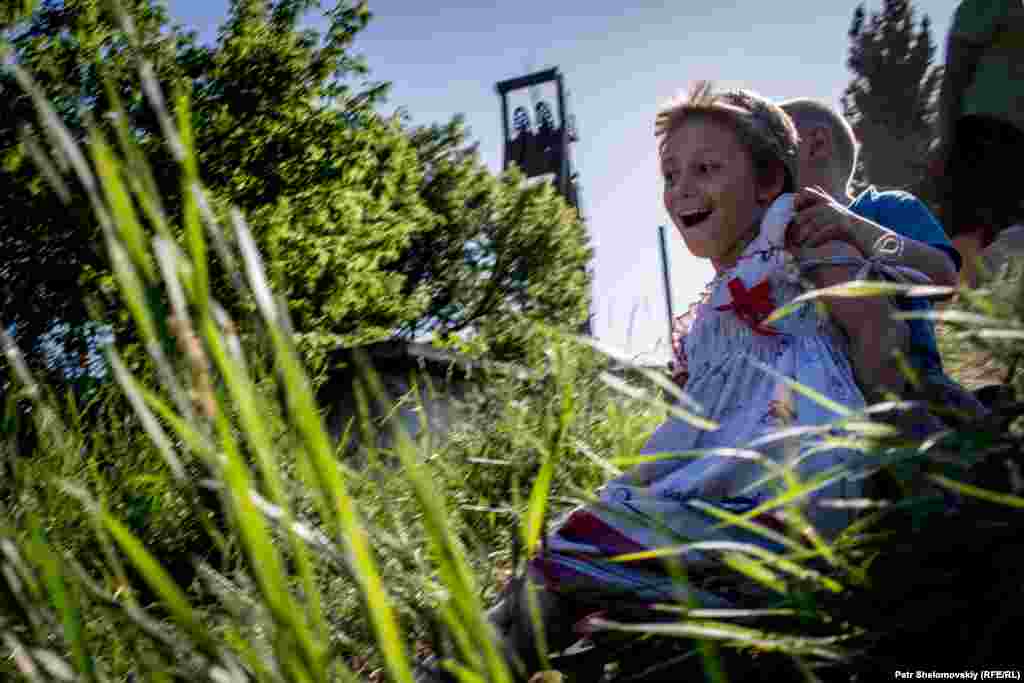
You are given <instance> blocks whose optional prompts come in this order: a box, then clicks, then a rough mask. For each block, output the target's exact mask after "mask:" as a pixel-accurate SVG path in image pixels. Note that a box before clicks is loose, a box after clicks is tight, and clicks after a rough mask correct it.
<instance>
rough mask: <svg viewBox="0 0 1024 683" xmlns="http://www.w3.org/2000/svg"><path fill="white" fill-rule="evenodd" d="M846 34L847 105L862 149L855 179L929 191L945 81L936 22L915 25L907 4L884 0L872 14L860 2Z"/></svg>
mask: <svg viewBox="0 0 1024 683" xmlns="http://www.w3.org/2000/svg"><path fill="white" fill-rule="evenodd" d="M849 37H850V52H849V58H848V60H847V66H848V67H849V69H850V70H851V71H852V72H853V80H852V81H851V83H850V85H849V86H848V87H847V88H846V91H845V92H844V94H843V97H842V107H843V114H844V116H846V117H847V119H848V120H849V121H850V123H851V125H853V129H854V131H855V132H856V134H857V137H858V139H859V140H860V141H861V144H862V148H861V156H860V164H859V168H858V169H857V181H858V182H859V183H860V184H862V185H863V184H866V183H871V184H874V185H877V186H879V187H882V188H900V189H911V190H914V191H917V192H918V193H921V192H924V191H925V189H926V188H925V187H924V185H923V183H922V181H923V180H924V177H925V167H926V165H927V157H928V150H929V148H930V147H931V145H932V143H933V141H934V139H935V125H936V116H937V106H938V92H939V86H940V83H941V78H942V70H941V67H939V66H935V65H934V58H935V44H934V42H933V41H932V35H931V22H930V21H929V19H928V16H927V15H923V16H922V17H921V20H920V22H918V21H917V19H916V17H915V13H914V8H913V6H912V4H911V3H910V2H909V0H883V3H882V10H881V11H880V12H872V13H871V14H870V16H869V15H868V14H867V11H866V9H865V7H864V5H863V4H861V5H860V6H858V7H857V9H856V10H855V11H854V14H853V21H852V23H851V26H850V31H849Z"/></svg>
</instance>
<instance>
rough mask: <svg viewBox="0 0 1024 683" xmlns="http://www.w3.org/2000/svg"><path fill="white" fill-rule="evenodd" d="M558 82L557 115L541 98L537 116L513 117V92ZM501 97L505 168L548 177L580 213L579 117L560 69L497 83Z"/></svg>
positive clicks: (587, 330) (586, 330) (587, 329)
mask: <svg viewBox="0 0 1024 683" xmlns="http://www.w3.org/2000/svg"><path fill="white" fill-rule="evenodd" d="M552 82H553V83H554V84H555V88H556V93H557V98H558V109H557V112H554V111H552V109H551V105H549V104H548V103H547V102H545V101H544V100H542V99H539V98H531V99H532V100H533V102H534V104H533V110H534V111H533V117H532V119H531V115H530V112H529V111H528V110H527V109H526V108H525V107H522V106H518V107H516V108H515V110H514V111H513V112H512V117H511V118H509V111H508V108H509V103H508V96H509V93H511V92H513V91H516V90H523V89H526V88H529V89H530V90H531V92H534V89H535V88H536V87H537V86H539V85H542V84H544V83H552ZM497 90H498V95H500V96H501V129H502V133H503V135H504V159H503V162H502V167H503V168H506V169H507V168H508V167H509V166H510V165H511V164H513V163H514V164H516V165H517V166H519V168H520V169H521V170H522V171H523V173H524V174H525V175H526V177H527V178H528V179H530V178H540V177H544V176H548V177H550V178H551V179H552V181H553V183H554V186H555V189H557V190H558V192H559V194H561V195H562V196H563V197H564V198H565V200H566V201H567V202H569V204H570V205H571V206H573V207H574V208H575V209H576V211H577V213H580V215H581V217H582V213H581V212H580V201H579V200H580V191H579V184H578V183H577V179H578V175H577V173H576V171H575V170H574V169H573V166H572V158H571V155H570V154H569V151H570V148H569V146H570V145H571V144H572V143H574V142H576V141H577V139H578V138H577V136H576V122H575V118H574V117H573V116H571V115H570V114H569V113H568V106H567V103H566V99H567V97H566V90H565V84H564V82H563V80H562V74H561V73H560V72H559V71H558V68H557V67H555V68H551V69H545V70H543V71H536V72H534V73H531V74H527V75H525V76H520V77H518V78H511V79H508V80H505V81H500V82H498V84H497ZM591 317H592V315H588V316H587V321H586V322H585V323H584V324H583V329H582V332H583V334H586V335H588V336H589V335H590V334H591Z"/></svg>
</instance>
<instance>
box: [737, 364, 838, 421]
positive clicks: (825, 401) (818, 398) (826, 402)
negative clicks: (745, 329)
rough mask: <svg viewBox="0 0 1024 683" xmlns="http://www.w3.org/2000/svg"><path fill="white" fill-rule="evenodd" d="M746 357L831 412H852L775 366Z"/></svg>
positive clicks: (756, 365)
mask: <svg viewBox="0 0 1024 683" xmlns="http://www.w3.org/2000/svg"><path fill="white" fill-rule="evenodd" d="M746 358H747V362H749V363H750V364H751V365H753V366H754V367H756V368H759V369H760V370H762V371H763V372H765V373H767V374H768V375H771V376H772V377H774V378H776V379H777V380H779V381H780V382H782V383H783V384H785V385H786V386H787V387H788V388H789V389H791V390H793V391H795V392H796V393H798V394H800V395H801V396H804V397H806V398H809V399H810V400H812V401H814V402H815V403H817V404H818V405H819V406H821V407H822V408H825V409H826V410H830V411H831V412H833V413H835V414H837V415H841V416H843V417H850V416H851V415H852V414H853V411H852V410H850V409H849V408H847V407H846V406H844V405H843V404H841V403H837V402H836V401H833V400H832V399H830V398H828V397H827V396H825V395H823V394H820V393H818V392H817V391H815V390H814V389H811V388H810V387H808V386H804V385H803V384H800V383H799V382H797V381H796V380H794V379H791V378H789V377H787V376H785V375H784V374H782V373H781V372H779V371H778V370H776V369H775V368H773V367H771V366H770V365H766V364H764V363H762V362H761V361H759V360H757V359H756V358H754V357H753V356H750V355H747V357H746Z"/></svg>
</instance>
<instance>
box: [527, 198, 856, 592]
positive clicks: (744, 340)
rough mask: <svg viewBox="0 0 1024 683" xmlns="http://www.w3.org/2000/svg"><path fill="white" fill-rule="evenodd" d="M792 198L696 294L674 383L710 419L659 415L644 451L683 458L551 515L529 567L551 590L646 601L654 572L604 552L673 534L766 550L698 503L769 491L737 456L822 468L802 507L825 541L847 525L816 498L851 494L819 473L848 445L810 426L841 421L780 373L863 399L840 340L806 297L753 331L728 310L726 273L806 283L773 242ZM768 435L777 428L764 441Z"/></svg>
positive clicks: (753, 282) (742, 500) (840, 398)
mask: <svg viewBox="0 0 1024 683" xmlns="http://www.w3.org/2000/svg"><path fill="white" fill-rule="evenodd" d="M792 201H793V196H792V195H788V194H787V195H783V196H782V197H780V198H779V199H777V200H776V201H775V202H774V203H773V204H772V206H771V207H769V209H768V211H767V212H766V215H765V217H764V219H763V221H762V226H761V232H760V235H759V236H758V237H757V238H756V239H755V240H754V242H753V243H752V244H750V245H749V246H748V247H747V249H746V250H745V252H744V256H743V257H742V258H741V259H740V260H739V261H738V263H737V265H736V267H735V268H734V269H731V270H730V271H728V272H724V273H721V274H720V275H719V276H718V277H716V280H715V283H714V284H713V286H712V287H711V290H710V291H709V294H708V298H707V299H706V300H705V301H703V302H701V303H699V304H697V305H696V306H695V307H694V308H693V309H692V310H691V315H689V317H688V322H689V324H690V326H689V329H688V330H687V333H686V336H685V340H684V348H685V356H686V358H685V359H684V362H686V364H687V365H688V372H689V378H688V380H687V382H686V385H685V389H684V391H685V393H686V394H687V395H689V396H690V397H692V398H693V399H694V400H695V401H696V402H697V403H698V404H700V405H701V406H702V407H703V414H702V415H703V417H706V418H708V419H710V420H712V421H714V422H715V423H717V424H718V428H717V429H714V430H705V429H700V428H698V427H695V426H693V425H692V424H690V423H689V422H686V421H684V420H682V419H680V418H677V417H671V418H670V419H669V420H668V421H667V422H665V423H664V424H663V425H661V427H659V428H658V430H657V431H656V432H655V433H654V435H653V436H652V437H651V438H650V440H649V441H648V443H647V444H646V446H645V447H644V448H643V450H642V452H643V453H648V454H669V453H675V454H683V457H678V458H672V459H668V460H664V461H659V462H657V463H650V464H645V465H641V466H639V467H638V468H636V469H634V470H631V471H629V472H627V473H626V474H625V475H623V476H622V477H619V478H618V479H616V480H613V481H611V482H609V483H608V484H607V485H606V486H605V487H604V488H603V489H602V490H601V492H600V499H599V501H598V502H597V503H594V504H591V505H587V506H584V507H581V508H577V509H576V510H574V511H572V512H571V513H569V514H568V515H567V516H566V517H565V518H563V519H562V520H561V522H560V523H559V524H558V525H556V528H555V529H554V530H553V532H552V533H550V534H549V535H548V536H547V537H546V542H545V550H544V552H543V553H541V555H540V556H539V557H538V558H537V560H536V561H535V562H534V565H533V566H534V568H535V570H536V571H537V572H538V575H539V576H542V577H543V580H544V581H545V583H546V585H547V586H549V587H550V588H552V589H555V590H559V589H565V588H566V587H568V586H577V587H579V586H588V585H590V586H593V585H597V586H601V587H602V588H601V589H600V590H607V589H612V588H618V589H620V590H625V591H632V592H633V593H635V594H636V595H637V596H638V597H642V598H644V599H657V598H659V597H664V596H665V595H666V594H671V593H672V592H673V591H674V589H673V588H672V586H671V582H670V581H668V580H667V579H666V578H665V577H664V576H660V575H658V573H657V572H653V573H652V572H651V571H650V570H649V569H642V568H640V567H634V566H632V565H630V563H625V564H623V563H617V562H614V561H611V560H610V558H612V557H614V556H615V555H618V554H623V553H632V552H641V551H643V550H650V549H655V548H661V547H667V546H678V545H679V543H680V540H681V539H686V540H689V541H706V540H729V541H744V542H749V543H756V544H759V545H765V546H768V547H771V546H773V544H772V543H771V542H770V541H766V540H765V538H764V537H761V536H760V535H757V534H752V533H750V532H746V531H743V530H742V529H740V528H738V527H736V526H730V525H722V524H721V519H719V518H718V517H716V516H714V515H711V514H708V512H707V510H706V508H707V506H715V507H718V508H719V509H723V510H728V511H730V512H733V513H736V514H739V513H743V512H746V511H749V510H751V509H754V508H755V507H757V506H758V505H760V504H762V503H764V502H765V501H767V500H768V499H770V498H772V497H774V496H775V495H777V493H778V492H779V491H780V489H781V487H782V482H781V480H779V479H775V480H765V477H766V475H768V474H769V469H768V468H766V467H765V466H764V465H763V464H761V463H760V462H758V460H757V459H754V458H750V457H749V454H750V451H751V450H756V451H757V452H758V453H759V454H760V457H761V458H765V459H770V460H771V461H772V462H774V463H777V464H780V465H781V464H783V463H789V464H790V465H792V466H793V470H794V471H795V472H796V473H797V474H798V476H799V477H800V479H801V480H802V481H804V482H806V481H808V480H810V479H811V478H813V477H815V476H823V477H824V479H823V481H827V482H828V483H827V484H824V485H823V486H822V487H821V488H819V489H818V490H816V491H815V492H814V493H813V494H811V495H810V496H808V497H807V499H806V500H808V501H809V504H808V505H807V506H806V507H805V510H804V514H805V516H806V518H807V519H808V521H810V522H811V524H812V525H813V526H814V527H815V528H816V529H817V530H818V532H820V533H821V534H822V535H824V536H825V537H831V536H834V535H835V534H836V533H837V532H839V531H840V530H842V528H844V527H845V526H846V525H847V524H848V523H849V522H850V521H851V520H852V516H851V515H852V513H851V512H850V510H849V508H843V507H836V506H831V505H821V504H820V503H821V502H823V501H825V500H826V499H832V500H834V499H837V498H850V497H859V496H860V495H861V482H860V480H859V478H858V477H856V476H837V477H835V478H832V477H831V476H829V475H828V473H830V472H832V473H835V472H836V471H837V469H835V468H843V469H844V470H845V469H848V470H849V472H850V473H852V474H854V475H855V474H856V472H857V469H858V465H859V464H860V462H861V461H860V458H861V455H860V453H858V452H855V451H851V450H845V449H836V448H828V449H825V448H822V438H823V435H822V433H821V431H822V430H814V429H813V428H814V427H821V426H823V425H825V427H824V430H826V431H827V430H828V426H827V424H828V423H831V422H833V421H835V420H836V419H837V418H838V417H840V416H839V415H838V414H837V413H835V412H833V411H832V410H830V409H828V408H826V407H824V406H822V405H819V404H818V403H816V402H815V401H813V400H811V399H809V398H807V397H805V396H802V395H800V394H798V393H795V392H792V391H790V392H787V391H785V390H784V387H785V382H784V381H782V380H781V379H780V377H785V378H789V379H791V380H795V381H796V382H799V383H800V384H802V385H803V386H805V387H808V388H810V389H812V390H813V391H815V392H817V393H818V394H821V395H822V396H824V397H826V398H827V399H829V400H831V401H833V402H835V403H838V404H842V405H843V406H845V407H846V408H849V409H851V410H858V409H860V408H863V407H864V405H865V401H864V397H863V395H862V393H861V391H860V389H859V388H858V386H857V384H856V382H855V380H854V375H853V371H852V368H851V366H850V363H849V361H848V359H847V356H846V351H845V349H846V341H845V336H844V335H843V333H842V332H841V331H840V330H839V329H838V328H837V327H836V325H835V324H834V323H833V322H832V321H830V320H828V319H827V318H826V317H822V316H821V315H819V313H818V310H817V308H816V307H815V306H814V305H813V304H812V303H808V304H805V305H804V306H803V307H802V308H800V309H799V310H798V311H797V312H795V313H793V314H791V315H789V316H788V317H785V318H783V319H781V320H779V321H777V322H774V323H772V324H771V325H770V328H771V329H772V330H774V331H775V332H776V333H775V334H770V333H767V332H766V331H765V330H764V329H763V328H760V331H755V329H754V328H755V327H758V326H757V325H754V324H752V323H751V322H750V321H745V320H743V319H741V317H740V316H739V315H738V314H737V311H735V310H732V309H731V308H730V307H732V306H735V304H736V301H734V299H735V298H736V295H737V293H736V290H737V289H738V287H737V284H736V283H735V282H734V280H736V279H738V281H739V282H741V283H742V285H743V287H742V288H741V289H742V290H743V291H745V292H746V293H747V294H750V292H751V290H755V289H757V288H758V285H762V283H764V282H768V283H769V284H768V285H767V286H768V287H770V292H769V294H770V297H771V302H770V303H771V304H773V305H774V306H782V305H784V304H786V303H788V302H790V301H791V300H792V299H793V298H795V297H796V296H798V295H800V294H801V293H803V292H804V291H805V288H804V287H803V286H802V285H801V284H800V278H799V277H798V276H797V275H795V272H796V270H797V269H796V268H795V265H796V264H794V263H793V261H792V256H791V255H790V254H789V253H788V252H786V251H785V250H784V249H782V245H783V240H784V234H785V228H786V225H787V223H788V222H789V220H790V218H791V217H792V215H793V210H792ZM730 282H733V284H732V285H731V286H730V284H729V283H730ZM765 288H766V287H765V286H764V285H762V286H761V287H760V288H759V289H760V290H764V289H765ZM740 294H741V295H742V294H743V292H740ZM762 294H764V292H762ZM740 298H742V296H741V297H740ZM787 393H788V396H787ZM787 426H788V427H790V428H796V431H797V432H800V431H801V428H803V432H802V433H797V434H795V435H793V436H790V437H789V438H785V439H781V440H780V439H779V436H778V433H777V432H778V430H780V429H782V428H785V427H787ZM808 427H810V428H812V429H810V430H808V429H806V428H808ZM809 431H810V432H815V431H816V432H817V433H808V432H809ZM773 433H774V434H775V437H774V438H770V437H771V435H772V434H773ZM709 449H732V451H733V454H731V455H730V454H717V455H716V454H706V451H707V450H709ZM737 449H748V450H747V452H746V453H745V454H744V453H736V452H735V451H736V450H737ZM695 452H696V453H695ZM736 455H746V456H748V457H735V456H736ZM759 521H760V520H759ZM766 521H770V520H766ZM766 521H762V523H766ZM774 530H775V531H779V530H780V529H779V528H775V529H774ZM685 559H686V561H687V563H688V564H690V565H696V564H699V563H702V562H703V561H705V560H710V559H711V558H708V557H706V556H705V555H704V554H703V553H699V552H687V553H685Z"/></svg>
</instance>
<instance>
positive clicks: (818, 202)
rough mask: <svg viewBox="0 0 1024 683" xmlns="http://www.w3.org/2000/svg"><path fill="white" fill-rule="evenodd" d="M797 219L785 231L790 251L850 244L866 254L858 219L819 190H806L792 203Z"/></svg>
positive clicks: (808, 188) (814, 188) (794, 217)
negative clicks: (858, 237) (862, 244)
mask: <svg viewBox="0 0 1024 683" xmlns="http://www.w3.org/2000/svg"><path fill="white" fill-rule="evenodd" d="M793 209H794V212H795V213H794V215H793V220H791V221H790V223H789V226H788V227H787V228H786V247H787V248H788V249H812V248H814V247H820V246H821V245H823V244H825V243H827V242H836V241H838V242H848V243H849V244H852V245H853V246H855V247H857V248H858V249H860V250H861V251H862V252H863V249H862V248H861V245H860V244H859V243H858V240H857V235H856V227H855V226H856V216H854V214H852V213H851V212H850V211H848V210H847V209H846V207H844V206H842V205H841V204H839V202H837V201H836V200H834V199H832V197H830V196H829V195H828V194H826V193H825V191H824V190H822V189H821V188H818V187H805V188H804V189H802V190H800V191H799V192H797V193H796V196H795V197H794V199H793Z"/></svg>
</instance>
